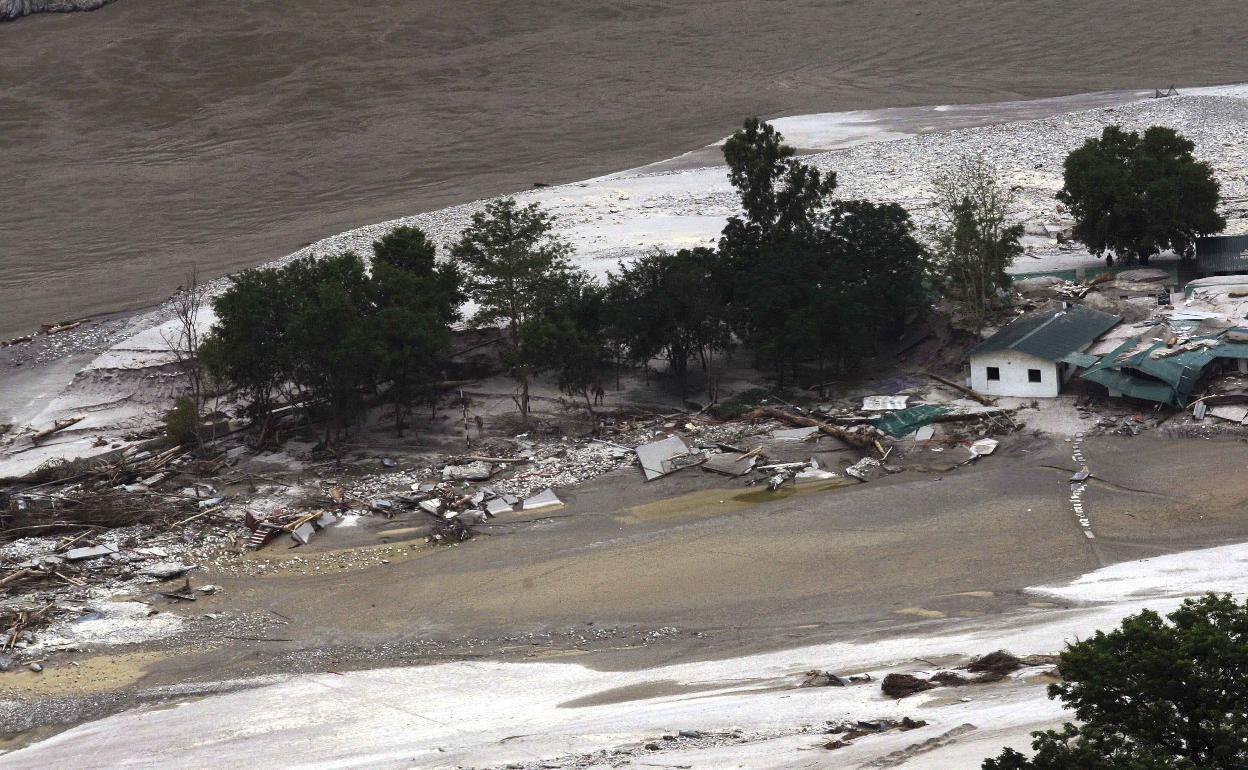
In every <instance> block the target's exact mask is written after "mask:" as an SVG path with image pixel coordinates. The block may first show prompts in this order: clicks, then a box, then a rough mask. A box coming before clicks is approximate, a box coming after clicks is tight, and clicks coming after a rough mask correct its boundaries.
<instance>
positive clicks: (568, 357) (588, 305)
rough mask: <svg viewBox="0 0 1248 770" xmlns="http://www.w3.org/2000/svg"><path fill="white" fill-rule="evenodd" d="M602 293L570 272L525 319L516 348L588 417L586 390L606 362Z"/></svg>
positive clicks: (589, 406)
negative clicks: (550, 376)
mask: <svg viewBox="0 0 1248 770" xmlns="http://www.w3.org/2000/svg"><path fill="white" fill-rule="evenodd" d="M606 294H607V292H606V290H605V289H604V288H603V287H601V286H599V285H598V284H596V283H594V282H593V281H591V280H589V278H588V277H587V276H586V275H585V274H583V273H573V274H571V275H570V276H569V280H568V281H567V283H566V284H564V285H563V286H562V287H560V288H559V290H558V291H557V294H556V295H555V296H554V297H552V298H551V299H550V302H549V304H548V306H547V307H546V308H545V310H544V312H542V313H541V314H535V315H531V316H530V317H529V318H527V319H526V320H525V321H524V323H523V324H521V327H520V336H521V339H522V341H523V343H522V347H523V348H524V349H525V350H527V351H529V352H530V354H531V355H532V357H533V359H534V361H535V362H541V363H540V367H541V368H542V369H549V370H553V371H554V372H555V375H556V378H557V383H558V386H559V390H560V391H562V392H563V393H565V394H567V395H569V396H579V397H581V398H583V399H584V400H585V408H586V409H587V410H588V411H589V413H590V414H591V415H593V414H594V405H593V402H592V400H591V398H590V389H591V387H592V386H594V385H595V384H596V383H598V381H599V374H600V372H601V370H602V369H603V368H604V367H605V366H606V365H607V363H608V362H609V358H610V353H609V351H608V349H607V347H606V345H605V339H606V338H605V334H604V329H605V325H606V312H607V309H606V302H605V299H606ZM534 368H535V369H536V368H537V367H536V365H535V367H534Z"/></svg>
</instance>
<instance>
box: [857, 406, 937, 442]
mask: <svg viewBox="0 0 1248 770" xmlns="http://www.w3.org/2000/svg"><path fill="white" fill-rule="evenodd" d="M950 411H952V410H951V409H949V408H948V407H945V406H932V405H931V404H919V405H918V406H912V407H910V408H909V409H902V410H900V411H897V412H893V413H892V414H882V415H880V416H879V417H872V418H871V424H872V425H874V426H875V427H877V428H879V429H880V430H882V431H884V432H885V433H887V434H888V435H890V436H892V437H893V438H900V437H902V436H905V435H907V434H909V433H914V432H915V431H916V430H918V429H919V428H922V427H923V426H924V425H927V424H928V423H929V422H931V421H932V420H935V419H936V418H937V417H939V416H941V415H942V414H945V413H946V412H950Z"/></svg>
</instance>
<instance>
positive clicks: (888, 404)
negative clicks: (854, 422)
mask: <svg viewBox="0 0 1248 770" xmlns="http://www.w3.org/2000/svg"><path fill="white" fill-rule="evenodd" d="M909 400H910V397H909V396H864V397H863V399H862V411H864V412H895V411H897V410H898V409H905V408H906V402H907V401H909Z"/></svg>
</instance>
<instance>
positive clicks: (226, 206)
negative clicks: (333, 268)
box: [0, 0, 1248, 338]
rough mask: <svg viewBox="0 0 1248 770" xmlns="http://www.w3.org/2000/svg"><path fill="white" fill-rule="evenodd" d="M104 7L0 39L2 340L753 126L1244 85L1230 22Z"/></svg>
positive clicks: (965, 5)
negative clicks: (900, 109)
mask: <svg viewBox="0 0 1248 770" xmlns="http://www.w3.org/2000/svg"><path fill="white" fill-rule="evenodd" d="M1089 8H1090V7H1089V6H1087V4H1085V3H1082V2H1074V0H971V1H969V2H968V1H967V0H961V1H959V0H931V1H930V2H923V3H917V2H914V1H913V0H840V1H839V2H810V1H800V2H784V3H780V2H774V1H768V0H578V1H577V2H572V1H571V0H540V1H539V0H511V1H509V2H503V0H472V1H471V2H458V3H451V2H445V1H444V0H443V1H437V0H406V1H404V0H374V1H373V2H360V1H359V0H355V1H354V2H347V0H304V1H303V2H299V3H274V2H259V1H258V0H228V1H226V2H213V3H195V2H187V0H118V2H115V3H113V4H112V5H109V6H107V7H105V8H104V9H102V10H100V11H96V12H92V13H79V14H59V15H40V16H34V17H29V18H26V19H22V20H20V21H17V22H13V23H8V24H0V338H7V337H11V336H14V335H16V334H18V333H19V332H21V331H24V330H28V329H30V328H32V327H34V326H36V325H38V324H39V323H42V322H49V321H56V320H61V319H66V318H72V317H80V316H83V315H88V314H92V313H98V312H101V311H105V310H116V309H122V308H129V307H142V306H147V305H150V304H152V303H154V302H156V301H159V300H161V299H163V298H164V297H166V296H167V295H168V294H169V293H171V292H172V291H173V289H174V288H175V287H177V286H178V285H179V284H180V283H181V282H182V280H183V277H184V275H185V273H186V271H187V269H188V268H189V266H190V265H191V264H195V265H197V266H198V268H199V269H200V271H201V273H203V274H205V275H208V276H215V275H221V274H224V273H226V272H229V271H232V270H236V269H239V268H242V267H245V266H250V265H255V264H259V263H262V262H265V261H267V260H270V259H273V258H276V257H280V256H282V255H284V254H286V253H288V252H290V251H292V250H294V249H296V248H298V247H299V246H301V245H303V244H304V243H307V242H309V241H312V240H315V239H317V238H320V237H323V236H325V235H329V234H332V233H334V232H338V231H341V230H345V229H348V228H350V227H353V226H357V225H360V224H365V223H368V222H373V221H380V220H384V219H388V218H392V217H396V216H400V215H404V214H410V213H414V212H417V211H421V210H427V209H433V208H438V207H442V206H445V205H450V204H453V203H458V202H463V201H467V200H472V199H475V198H479V197H483V196H486V195H491V194H498V193H505V192H508V191H512V190H518V189H523V188H527V187H529V186H530V185H532V183H533V182H539V181H540V182H562V181H569V180H573V179H578V178H585V177H588V176H592V175H595V174H600V173H606V172H609V171H613V170H618V169H621V168H626V167H629V166H633V165H638V164H641V163H645V162H648V161H653V160H656V159H660V158H664V157H669V156H671V155H674V154H677V153H679V152H682V151H685V150H688V149H692V148H696V147H700V146H702V145H705V144H707V143H708V142H712V141H714V140H716V139H717V138H720V137H722V136H724V135H726V134H727V133H729V132H730V131H731V130H732V128H733V127H734V126H735V125H736V124H737V123H738V122H739V121H740V120H741V118H742V117H743V116H745V115H748V114H760V115H763V116H777V115H783V114H796V113H807V112H820V111H836V110H849V109H862V108H869V107H881V106H904V105H917V104H938V103H953V102H962V103H964V102H987V101H996V100H1001V99H1016V98H1027V97H1038V96H1049V95H1057V94H1064V93H1076V92H1084V91H1092V90H1098V89H1110V88H1115V89H1117V88H1135V87H1153V86H1168V85H1170V84H1171V83H1175V84H1177V85H1179V86H1183V85H1195V84H1210V83H1219V82H1229V81H1237V80H1242V79H1243V74H1244V73H1243V68H1242V65H1243V58H1242V48H1241V43H1242V41H1243V40H1244V39H1245V38H1248V13H1245V12H1244V10H1243V8H1242V5H1241V4H1240V3H1239V2H1238V0H1210V1H1209V2H1204V3H1199V4H1174V3H1170V2H1161V1H1160V0H1145V1H1140V0H1104V2H1101V3H1098V4H1096V6H1095V7H1094V8H1092V9H1091V10H1089Z"/></svg>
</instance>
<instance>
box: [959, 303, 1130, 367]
mask: <svg viewBox="0 0 1248 770" xmlns="http://www.w3.org/2000/svg"><path fill="white" fill-rule="evenodd" d="M1119 320H1120V319H1119V318H1118V316H1116V315H1110V314H1109V313H1102V312H1101V311H1099V310H1093V309H1092V308H1090V307H1084V306H1083V305H1071V306H1070V307H1068V308H1066V309H1065V310H1046V311H1041V312H1036V313H1028V314H1027V315H1025V316H1023V317H1021V318H1019V319H1017V320H1015V321H1014V322H1013V323H1011V324H1009V325H1008V326H1006V327H1005V328H1004V329H1002V330H1001V331H999V332H997V333H996V334H994V335H992V336H991V337H989V338H988V339H986V340H984V341H983V342H981V343H979V344H978V345H976V346H975V347H974V348H972V349H971V352H970V354H969V355H972V356H975V355H979V354H982V353H995V352H997V351H998V350H1017V351H1019V352H1020V353H1027V354H1028V355H1032V356H1035V357H1036V358H1043V359H1045V360H1047V361H1060V360H1061V359H1062V357H1063V356H1065V355H1067V354H1068V353H1073V352H1075V351H1078V350H1083V349H1084V348H1085V347H1087V346H1088V345H1089V344H1091V343H1092V341H1093V340H1095V339H1096V338H1097V337H1099V336H1101V335H1102V334H1104V333H1105V332H1107V331H1109V330H1110V329H1112V328H1113V327H1114V326H1115V325H1116V324H1117V323H1118V321H1119Z"/></svg>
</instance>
